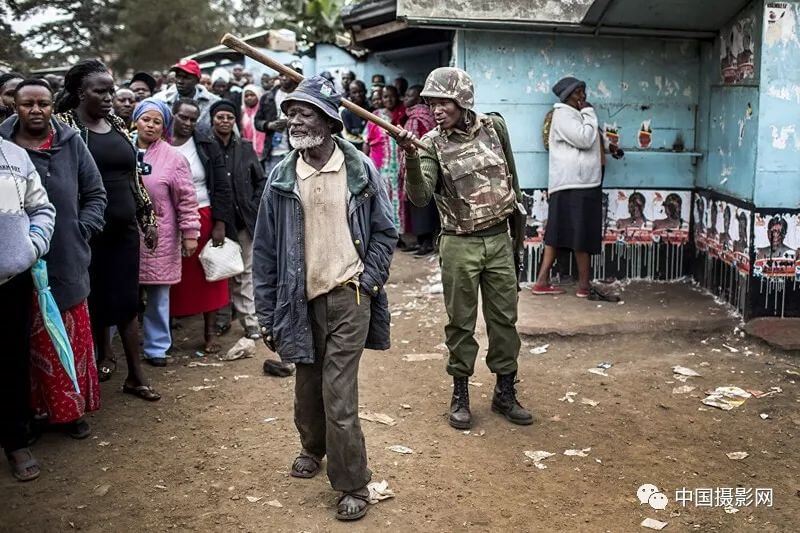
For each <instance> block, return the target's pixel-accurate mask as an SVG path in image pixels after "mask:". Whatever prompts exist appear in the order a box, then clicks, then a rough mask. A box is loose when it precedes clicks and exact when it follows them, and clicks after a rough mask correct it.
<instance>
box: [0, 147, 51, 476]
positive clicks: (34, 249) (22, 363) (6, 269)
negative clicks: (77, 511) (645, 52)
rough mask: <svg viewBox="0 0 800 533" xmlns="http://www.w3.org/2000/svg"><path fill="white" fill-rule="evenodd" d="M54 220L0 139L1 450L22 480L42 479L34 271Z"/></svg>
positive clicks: (23, 162) (41, 192) (21, 163)
mask: <svg viewBox="0 0 800 533" xmlns="http://www.w3.org/2000/svg"><path fill="white" fill-rule="evenodd" d="M55 216H56V210H55V208H54V207H53V204H51V203H50V200H49V199H48V198H47V191H45V188H44V186H43V185H42V181H41V179H40V178H39V174H38V173H37V172H36V168H35V167H34V166H33V162H31V159H30V157H28V154H27V153H26V152H25V150H23V149H22V148H20V147H18V146H16V145H14V144H12V143H10V142H8V141H6V140H5V139H3V138H2V137H0V242H1V243H2V246H3V253H2V254H0V302H2V305H0V337H2V339H3V357H0V446H2V448H3V450H4V451H5V453H6V457H8V463H9V465H11V472H12V473H13V475H14V477H15V478H17V479H18V480H20V481H30V480H32V479H36V478H37V477H39V463H37V461H36V459H35V458H34V457H33V454H32V453H31V451H30V449H28V443H27V440H28V437H27V424H28V418H29V416H30V415H29V409H28V395H29V389H28V384H29V379H28V361H29V355H28V352H29V348H30V347H29V341H30V314H31V313H30V311H31V309H30V308H31V302H32V294H33V281H32V278H31V273H30V268H31V266H32V265H33V264H34V263H35V262H36V260H38V259H39V258H40V257H42V256H43V255H44V254H46V253H47V251H48V249H49V248H50V238H51V237H52V235H53V225H54V222H55Z"/></svg>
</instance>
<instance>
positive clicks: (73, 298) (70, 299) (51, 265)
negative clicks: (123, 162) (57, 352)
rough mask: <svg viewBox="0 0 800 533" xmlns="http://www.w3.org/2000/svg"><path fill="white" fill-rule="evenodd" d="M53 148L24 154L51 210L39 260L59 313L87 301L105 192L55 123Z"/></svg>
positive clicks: (70, 136) (9, 124)
mask: <svg viewBox="0 0 800 533" xmlns="http://www.w3.org/2000/svg"><path fill="white" fill-rule="evenodd" d="M50 125H51V127H52V128H54V129H55V137H54V138H53V147H52V148H50V149H49V150H28V155H29V156H30V158H31V161H33V165H34V166H35V167H36V170H37V172H39V176H40V177H41V178H42V184H43V185H44V187H45V189H46V190H47V196H49V197H50V201H51V202H52V203H53V205H54V206H55V208H56V225H55V231H54V232H53V238H52V240H51V241H50V252H48V254H47V255H45V256H44V260H45V261H47V271H48V276H49V280H50V288H51V289H52V291H53V296H54V297H55V300H56V303H57V304H58V308H59V309H60V310H61V311H66V310H67V309H70V308H72V307H74V306H76V305H77V304H79V303H81V302H82V301H83V300H85V299H86V298H87V297H88V296H89V263H90V262H91V259H92V250H91V248H90V247H89V241H90V240H91V238H92V237H93V236H95V235H96V234H98V233H100V231H101V230H102V229H103V226H104V225H105V218H104V213H105V209H106V190H105V188H104V187H103V178H102V177H101V176H100V171H99V170H97V165H95V163H94V158H92V154H91V153H90V152H89V149H88V148H86V144H84V142H83V140H82V139H81V138H80V136H79V135H78V133H77V132H76V131H75V130H73V129H72V128H70V127H69V126H67V125H66V124H64V123H63V122H60V121H58V120H56V119H52V120H51V122H50ZM18 127H19V125H18V119H17V115H12V116H11V117H10V118H8V119H7V120H6V121H5V122H3V124H2V125H0V135H2V136H3V137H5V138H6V139H12V140H13V138H14V137H15V136H16V132H17V129H18Z"/></svg>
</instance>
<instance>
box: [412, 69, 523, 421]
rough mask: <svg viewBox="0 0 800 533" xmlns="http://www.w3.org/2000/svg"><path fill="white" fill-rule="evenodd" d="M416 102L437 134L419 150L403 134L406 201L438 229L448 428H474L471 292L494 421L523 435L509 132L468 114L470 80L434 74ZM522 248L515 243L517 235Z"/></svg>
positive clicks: (518, 196)
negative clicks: (433, 212)
mask: <svg viewBox="0 0 800 533" xmlns="http://www.w3.org/2000/svg"><path fill="white" fill-rule="evenodd" d="M421 96H423V97H424V98H425V99H426V101H427V102H428V104H429V105H430V106H431V111H432V112H433V114H434V117H435V118H436V123H437V127H436V128H434V129H433V130H431V131H430V132H428V133H427V134H426V135H424V136H423V137H422V139H421V142H422V144H423V145H424V146H425V148H424V149H420V150H418V149H417V148H416V147H415V145H414V144H413V140H414V138H413V135H412V134H411V133H409V132H407V131H403V132H402V134H401V135H400V136H399V137H398V140H399V142H400V144H401V146H403V148H404V149H405V151H406V155H407V170H406V193H407V194H408V197H409V198H410V199H411V201H412V202H413V203H414V205H416V206H419V207H423V206H425V205H427V204H428V202H430V201H431V199H434V200H435V201H436V206H437V208H438V210H439V215H440V217H441V219H442V235H441V240H440V242H439V255H440V262H441V267H442V284H443V286H444V300H445V305H446V307H447V315H448V319H449V320H448V324H447V326H446V327H445V334H446V336H447V339H446V344H447V348H448V350H449V352H450V357H449V360H448V363H447V372H448V374H450V375H452V376H453V399H452V401H451V404H450V419H449V421H450V425H451V426H453V427H455V428H457V429H468V428H470V427H471V425H472V417H471V413H470V409H469V390H468V380H469V376H471V375H472V373H473V371H474V368H475V358H476V357H477V355H478V343H477V341H476V340H475V322H476V319H477V315H478V289H479V288H480V292H481V295H482V298H483V314H484V317H485V320H486V328H487V331H488V335H489V352H488V354H487V356H486V364H487V365H488V366H489V369H490V370H491V371H492V372H493V373H495V374H497V386H496V387H495V389H494V397H493V398H492V411H494V412H496V413H500V414H502V415H503V416H505V417H506V418H507V419H508V420H509V421H511V422H513V423H515V424H520V425H528V424H531V423H532V422H533V417H532V416H531V414H530V413H529V412H528V411H526V410H525V409H524V408H523V407H522V406H521V405H520V404H519V402H518V401H517V397H516V390H515V387H514V383H515V380H516V375H517V356H518V355H519V349H520V339H519V335H518V334H517V330H516V322H517V290H518V287H517V275H516V269H515V261H514V249H515V247H514V243H512V238H511V235H510V234H509V229H510V228H509V226H510V225H511V226H512V229H514V228H513V226H514V224H512V222H513V221H514V219H517V220H519V218H520V217H519V216H514V215H518V214H521V213H524V209H523V208H522V204H521V201H522V193H521V192H520V189H519V182H518V180H517V172H516V166H515V164H514V156H513V154H512V152H511V144H510V143H509V138H508V130H507V128H506V124H505V122H504V121H503V119H502V118H501V117H499V116H487V115H483V114H480V113H476V112H474V111H472V107H473V104H474V90H473V85H472V80H471V79H470V77H469V75H468V74H467V73H466V72H464V71H463V70H459V69H456V68H438V69H436V70H434V71H433V72H431V74H430V75H429V76H428V79H427V81H426V82H425V89H424V90H423V91H422V93H421ZM516 237H518V238H519V242H521V238H522V235H521V234H520V232H518V231H517V232H516Z"/></svg>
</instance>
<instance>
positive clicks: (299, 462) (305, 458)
mask: <svg viewBox="0 0 800 533" xmlns="http://www.w3.org/2000/svg"><path fill="white" fill-rule="evenodd" d="M309 467H311V469H310V470H309ZM319 470H320V462H319V461H318V460H317V459H316V458H314V457H311V456H310V455H305V454H302V455H298V456H297V459H295V460H294V463H292V471H291V472H289V475H290V476H292V477H299V478H303V479H311V478H312V477H314V476H316V475H317V474H319Z"/></svg>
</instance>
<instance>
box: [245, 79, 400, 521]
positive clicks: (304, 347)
mask: <svg viewBox="0 0 800 533" xmlns="http://www.w3.org/2000/svg"><path fill="white" fill-rule="evenodd" d="M340 103H341V95H340V94H337V93H336V91H335V89H334V87H333V84H331V83H330V82H329V81H328V80H326V79H324V78H322V77H319V76H315V77H313V78H310V79H307V80H305V81H303V82H302V83H301V84H300V85H299V86H298V87H297V89H295V90H294V92H292V93H291V94H289V95H288V96H287V97H286V98H285V99H284V100H283V102H282V103H281V110H282V111H283V112H284V113H285V114H286V117H287V120H288V133H289V139H290V142H291V145H292V147H293V148H294V150H293V151H292V152H290V153H289V154H288V155H287V156H286V158H285V159H284V160H283V161H282V162H281V163H280V164H279V165H278V166H277V167H275V169H274V170H273V171H272V173H271V175H270V178H269V182H268V183H269V184H268V186H267V188H266V190H265V192H264V195H263V197H262V198H261V205H260V208H259V213H258V221H257V222H256V231H255V239H254V243H253V255H254V261H253V277H254V284H255V299H256V314H257V316H258V321H259V324H260V326H261V332H262V336H263V338H264V341H265V342H266V344H267V346H268V347H269V348H270V349H271V350H273V351H275V352H277V353H278V355H280V357H281V359H282V360H283V361H285V362H290V363H296V365H297V379H296V383H295V425H296V426H297V430H298V432H299V433H300V442H301V444H302V451H301V452H300V455H299V456H298V457H297V459H295V461H294V464H293V465H292V470H291V475H292V476H294V477H300V478H311V477H314V476H315V475H316V474H317V473H318V472H319V470H320V463H321V461H322V458H323V457H324V456H326V455H327V456H328V468H327V470H328V478H329V479H330V482H331V485H332V486H333V488H334V489H335V490H338V491H341V492H342V497H341V498H340V500H339V503H338V506H337V509H336V518H338V519H339V520H356V519H359V518H361V517H363V516H364V515H365V514H366V512H367V505H368V500H369V491H368V490H367V484H368V483H369V481H370V478H371V476H372V473H371V472H370V470H369V468H367V452H366V447H365V443H364V435H363V433H362V431H361V425H360V423H359V420H358V365H359V360H360V358H361V353H362V352H363V350H364V348H369V349H374V350H387V349H388V348H389V320H390V315H389V303H388V300H387V297H386V292H385V291H384V284H385V283H386V280H387V278H388V277H389V265H390V263H391V260H392V252H393V250H394V247H395V244H396V243H397V237H398V234H397V230H396V228H395V227H394V223H393V222H392V215H391V207H390V205H389V199H388V195H387V193H386V189H385V187H384V186H383V185H382V184H381V182H380V175H379V174H378V171H377V170H376V169H375V167H374V166H373V164H372V163H371V162H370V160H369V158H367V157H366V156H364V155H363V154H361V153H360V152H359V151H358V150H356V149H355V148H354V147H353V146H352V145H351V144H350V143H349V142H348V141H345V140H344V139H341V138H340V137H338V136H335V135H336V134H337V133H339V132H340V131H341V130H342V128H343V124H342V120H341V118H339V113H338V109H339V104H340Z"/></svg>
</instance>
